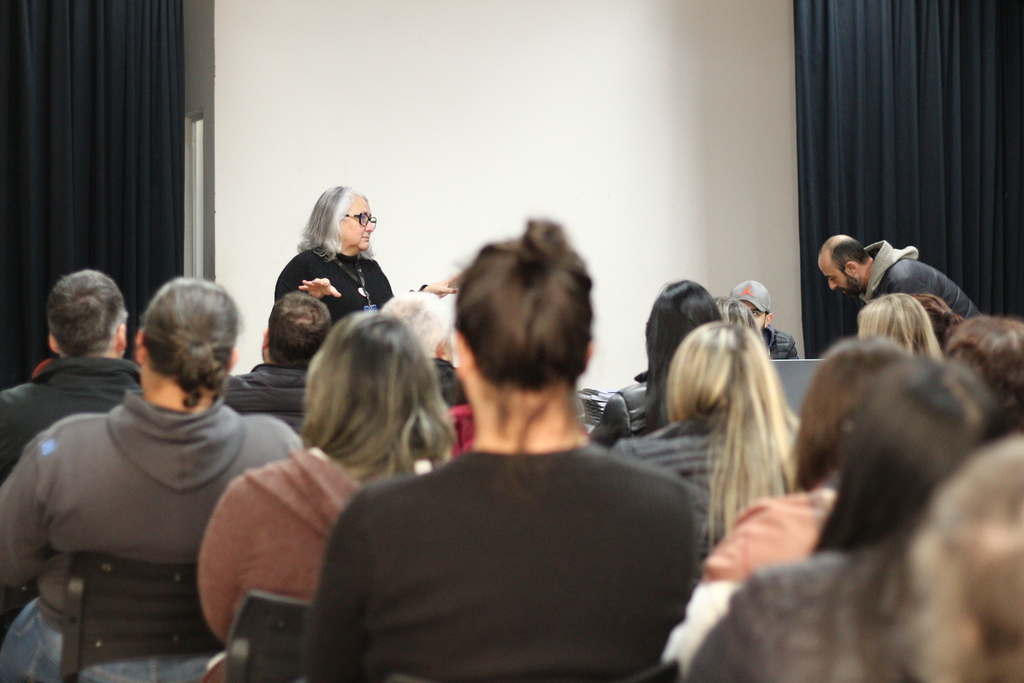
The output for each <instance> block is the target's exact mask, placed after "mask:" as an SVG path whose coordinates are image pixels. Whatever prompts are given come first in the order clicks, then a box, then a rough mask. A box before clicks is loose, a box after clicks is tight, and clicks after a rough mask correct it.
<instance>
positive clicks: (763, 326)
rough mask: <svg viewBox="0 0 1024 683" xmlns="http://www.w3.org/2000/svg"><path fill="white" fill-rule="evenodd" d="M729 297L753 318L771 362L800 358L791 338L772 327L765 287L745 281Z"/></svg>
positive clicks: (770, 303) (770, 308) (770, 311)
mask: <svg viewBox="0 0 1024 683" xmlns="http://www.w3.org/2000/svg"><path fill="white" fill-rule="evenodd" d="M729 296H731V297H732V298H733V299H739V300H740V301H742V302H743V305H744V306H746V307H747V308H749V309H750V313H751V314H752V315H753V316H754V324H755V325H756V327H757V329H758V330H760V331H761V336H762V337H764V343H765V346H767V347H768V352H769V353H770V354H771V357H772V360H793V359H796V358H799V357H800V356H799V355H798V354H797V350H796V340H794V339H793V336H792V335H790V334H787V333H786V332H783V331H782V330H777V329H775V328H774V327H772V318H773V316H772V296H771V294H769V293H768V288H767V287H765V286H764V285H762V284H761V283H760V282H758V281H757V280H747V281H746V282H741V283H739V284H738V285H736V286H735V287H733V288H732V293H731V294H730V295H729Z"/></svg>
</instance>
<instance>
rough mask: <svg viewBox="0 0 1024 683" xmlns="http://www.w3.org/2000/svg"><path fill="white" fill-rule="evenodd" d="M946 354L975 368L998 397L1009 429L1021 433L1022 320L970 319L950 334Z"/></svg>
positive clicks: (1023, 387) (1023, 424) (1023, 378)
mask: <svg viewBox="0 0 1024 683" xmlns="http://www.w3.org/2000/svg"><path fill="white" fill-rule="evenodd" d="M946 354H947V355H948V356H949V357H950V358H955V359H956V360H959V361H962V362H964V363H966V364H967V365H970V366H971V367H972V368H974V369H975V370H976V371H977V372H978V374H980V375H981V376H982V378H984V380H985V381H986V382H987V383H988V384H989V386H990V387H992V389H993V390H994V391H995V392H996V395H997V396H998V397H999V402H1000V403H1001V404H1002V407H1003V410H1004V411H1005V412H1006V420H1007V422H1008V423H1009V426H1010V429H1012V430H1013V431H1016V432H1024V321H1021V320H1019V319H1017V318H996V317H993V316H988V315H982V316H978V317H975V318H971V319H970V320H967V321H965V322H964V323H963V324H962V325H960V326H959V327H957V328H956V330H954V331H953V333H952V334H951V335H950V336H949V340H948V341H947V348H946Z"/></svg>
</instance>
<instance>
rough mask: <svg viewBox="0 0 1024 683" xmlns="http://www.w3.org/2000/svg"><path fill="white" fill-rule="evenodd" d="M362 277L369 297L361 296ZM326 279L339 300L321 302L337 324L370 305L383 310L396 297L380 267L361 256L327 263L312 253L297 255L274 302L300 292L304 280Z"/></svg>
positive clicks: (283, 274) (331, 298)
mask: <svg viewBox="0 0 1024 683" xmlns="http://www.w3.org/2000/svg"><path fill="white" fill-rule="evenodd" d="M360 270H362V273H363V283H365V288H364V291H365V292H366V293H367V294H369V297H364V296H363V295H362V294H360V293H359V290H360V289H361V288H363V285H362V284H360V281H359V271H360ZM321 277H325V278H327V279H328V280H330V281H331V284H332V285H334V287H335V289H337V290H338V292H339V293H340V294H341V296H340V297H335V296H325V297H324V298H322V299H320V301H322V302H324V304H326V305H327V310H328V311H330V312H331V320H333V321H334V322H338V321H339V320H341V319H342V318H343V317H345V316H346V315H348V314H349V313H355V312H357V311H361V310H363V307H364V306H366V305H367V304H373V305H374V306H376V307H377V308H380V307H382V306H383V305H384V304H386V303H387V302H388V301H390V300H391V299H392V297H394V294H393V293H392V292H391V283H390V282H389V281H388V278H387V276H386V275H384V271H383V270H381V268H380V264H379V263H377V262H376V261H374V260H373V259H368V258H360V257H358V256H345V255H344V254H338V256H337V257H336V258H335V259H333V260H331V261H325V260H324V259H323V257H321V256H318V255H317V254H315V253H313V252H312V251H304V252H301V253H300V254H297V255H296V256H295V257H294V258H293V259H292V260H291V261H289V262H288V265H286V266H285V267H284V270H282V271H281V275H279V276H278V278H277V286H276V287H275V288H274V301H277V300H278V299H280V298H281V297H282V296H284V295H285V294H287V293H288V292H295V291H299V285H301V284H302V281H303V280H312V279H314V278H321Z"/></svg>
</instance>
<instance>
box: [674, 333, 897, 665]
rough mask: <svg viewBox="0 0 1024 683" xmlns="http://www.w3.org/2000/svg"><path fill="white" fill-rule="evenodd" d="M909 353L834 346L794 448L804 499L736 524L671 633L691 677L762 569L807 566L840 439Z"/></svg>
mask: <svg viewBox="0 0 1024 683" xmlns="http://www.w3.org/2000/svg"><path fill="white" fill-rule="evenodd" d="M908 356H909V354H908V353H907V352H906V351H904V350H903V349H901V348H900V347H899V346H897V345H896V344H894V343H893V342H891V341H889V340H888V339H883V338H881V337H874V338H871V339H845V340H842V341H840V342H839V343H837V344H836V345H835V346H833V347H832V348H831V349H830V350H829V351H828V353H826V354H825V356H824V358H823V359H822V362H821V365H820V366H819V367H818V369H817V372H815V373H814V378H813V379H812V380H811V384H810V386H809V387H808V388H807V395H806V398H805V399H804V404H803V408H802V410H801V412H800V428H799V430H798V431H797V436H796V445H795V446H794V449H793V450H794V460H795V462H796V489H797V492H796V493H793V494H790V495H786V496H775V497H769V498H761V499H759V500H757V501H755V502H754V503H753V504H752V505H751V506H750V507H748V508H747V509H746V510H745V511H744V512H743V514H742V515H740V517H739V518H738V519H737V520H736V523H735V525H734V526H733V527H732V528H731V529H730V530H729V533H728V534H726V536H725V537H724V538H723V539H722V540H721V541H720V542H719V543H718V545H716V546H715V548H714V550H712V552H711V554H710V555H709V556H708V558H707V559H706V560H705V561H704V575H703V577H702V579H701V583H700V584H698V586H697V588H696V590H694V592H693V597H691V598H690V604H689V605H688V606H687V608H686V621H685V622H683V623H682V624H680V625H679V626H678V627H677V628H676V629H675V630H673V632H672V637H670V638H669V644H668V645H667V646H666V648H665V658H666V659H675V660H677V661H678V663H679V666H680V669H681V670H683V671H685V670H686V668H687V667H688V666H689V663H690V660H691V659H692V658H693V655H694V653H695V652H696V651H697V648H698V647H699V646H700V643H701V642H702V641H703V639H704V636H705V635H706V634H707V632H708V631H709V630H710V629H711V627H712V626H714V625H715V623H717V621H718V620H719V619H721V618H722V616H723V615H724V614H725V613H726V612H727V611H728V609H729V597H730V596H731V595H732V593H733V592H734V591H735V590H736V589H737V588H739V586H740V585H741V584H742V582H744V581H746V580H747V579H748V578H750V575H751V574H753V573H754V571H755V570H758V569H761V568H763V567H768V566H772V565H778V564H784V563H786V562H796V561H798V560H803V559H806V558H807V557H809V556H810V555H811V553H812V552H813V551H814V547H815V546H816V545H817V544H818V538H819V536H820V535H821V527H822V525H823V524H824V522H825V518H826V517H828V515H829V513H830V512H831V511H832V504H833V502H834V499H835V486H836V478H837V474H838V471H839V469H840V462H839V440H840V437H841V436H842V435H843V427H844V425H845V424H846V423H847V421H848V420H849V418H850V415H851V414H852V413H853V411H854V410H855V409H856V408H857V406H858V405H859V404H860V400H861V397H862V396H863V395H864V393H865V392H866V391H867V390H868V389H870V388H871V387H874V386H875V384H876V383H877V381H878V377H879V375H880V374H881V373H883V372H884V371H885V370H886V369H887V368H889V367H891V366H892V365H893V364H894V363H896V362H898V361H900V360H902V359H905V358H907V357H908Z"/></svg>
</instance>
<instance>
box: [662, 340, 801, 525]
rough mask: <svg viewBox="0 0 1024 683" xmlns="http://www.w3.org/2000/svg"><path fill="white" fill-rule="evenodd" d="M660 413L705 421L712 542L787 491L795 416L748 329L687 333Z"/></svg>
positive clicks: (761, 347)
mask: <svg viewBox="0 0 1024 683" xmlns="http://www.w3.org/2000/svg"><path fill="white" fill-rule="evenodd" d="M668 412H669V419H670V420H672V421H673V422H679V421H682V420H688V419H691V418H694V417H707V418H710V419H711V420H712V424H713V429H712V434H711V447H710V449H709V450H708V457H709V459H710V463H709V465H710V467H709V469H710V471H711V499H710V508H709V510H708V538H709V539H710V541H711V542H712V543H714V542H715V540H716V539H717V538H719V537H720V536H721V535H722V534H724V533H725V531H727V530H728V529H730V528H731V527H732V525H733V523H734V522H735V521H736V518H737V517H738V516H739V514H740V512H742V511H743V509H744V508H746V507H747V506H748V505H750V503H752V502H753V501H754V500H756V499H757V498H760V497H763V496H776V495H782V494H784V493H786V491H787V490H789V489H790V488H791V485H792V481H793V463H792V459H791V451H792V448H793V434H794V431H795V429H796V418H795V417H794V416H793V413H792V411H791V410H790V409H789V406H788V405H787V404H786V397H785V395H784V394H783V392H782V383H781V382H780V381H779V376H778V374H777V373H776V371H775V368H773V367H772V364H771V361H770V360H769V358H768V353H767V351H766V349H765V346H764V340H763V339H761V337H760V336H759V335H758V334H757V333H756V332H754V331H753V330H751V329H749V328H746V327H740V326H737V325H732V324H729V323H708V324H706V325H701V326H700V327H698V328H697V329H696V330H694V331H693V332H692V333H690V335H689V336H687V337H686V339H685V340H684V341H683V343H682V344H681V345H680V346H679V349H678V350H677V351H676V354H675V356H674V357H673V358H672V364H671V366H669V375H668Z"/></svg>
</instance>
